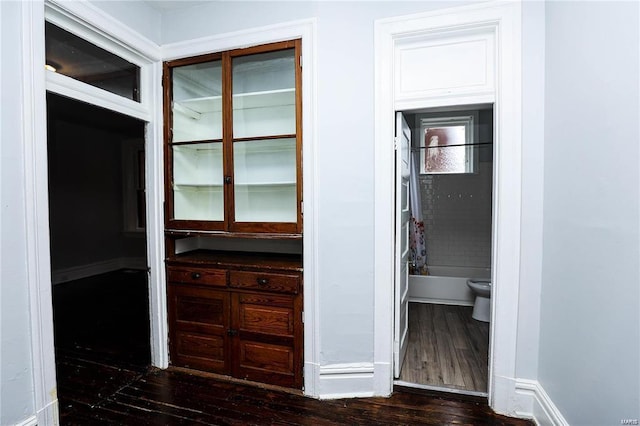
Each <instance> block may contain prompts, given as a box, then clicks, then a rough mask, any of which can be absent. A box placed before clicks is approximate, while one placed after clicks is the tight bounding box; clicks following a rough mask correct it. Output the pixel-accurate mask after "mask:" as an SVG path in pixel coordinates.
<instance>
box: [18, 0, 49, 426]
mask: <svg viewBox="0 0 640 426" xmlns="http://www.w3.org/2000/svg"><path fill="white" fill-rule="evenodd" d="M21 7H22V10H21V12H22V38H21V43H22V76H23V78H22V105H21V107H22V115H23V119H22V120H21V123H22V143H23V147H24V148H23V149H24V176H25V212H26V216H25V227H26V248H27V282H28V286H29V305H30V319H31V324H30V327H31V359H32V366H33V372H32V374H33V386H34V408H35V414H36V418H37V424H39V425H53V424H57V422H58V396H57V387H56V367H55V358H54V344H53V308H52V304H51V300H52V299H51V271H50V268H51V267H50V252H49V232H48V231H49V208H48V205H49V204H48V203H49V201H48V198H49V197H48V179H47V145H46V141H47V130H46V109H45V95H46V90H45V76H44V72H45V70H44V65H43V64H44V58H45V47H44V25H43V23H44V3H43V2H42V1H32V2H23V3H22V5H21Z"/></svg>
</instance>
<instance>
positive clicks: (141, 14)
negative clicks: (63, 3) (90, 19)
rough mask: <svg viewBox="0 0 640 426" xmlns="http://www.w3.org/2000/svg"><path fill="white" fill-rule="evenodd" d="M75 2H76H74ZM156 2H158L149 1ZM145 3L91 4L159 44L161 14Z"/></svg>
mask: <svg viewBox="0 0 640 426" xmlns="http://www.w3.org/2000/svg"><path fill="white" fill-rule="evenodd" d="M76 1H77V0H76ZM151 2H158V3H160V2H159V1H158V0H151ZM151 2H147V1H139V0H137V1H131V0H129V1H126V0H125V1H121V0H97V1H92V2H91V3H92V4H94V5H95V6H98V7H99V8H100V9H102V10H103V11H104V12H106V13H107V14H109V15H111V16H113V17H114V18H116V19H118V20H119V21H121V22H122V23H123V24H125V25H126V26H128V27H130V28H131V29H132V30H133V31H135V32H137V33H139V34H140V35H143V36H144V37H146V38H148V39H149V40H151V41H153V42H154V43H157V44H160V41H161V40H160V37H161V36H160V28H161V27H160V20H161V12H160V10H158V8H154V7H151V6H150V4H149V3H151Z"/></svg>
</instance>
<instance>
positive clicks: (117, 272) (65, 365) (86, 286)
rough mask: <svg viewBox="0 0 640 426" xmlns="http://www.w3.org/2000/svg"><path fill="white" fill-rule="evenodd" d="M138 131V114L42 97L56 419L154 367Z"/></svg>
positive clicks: (140, 123)
mask: <svg viewBox="0 0 640 426" xmlns="http://www.w3.org/2000/svg"><path fill="white" fill-rule="evenodd" d="M144 130H145V123H144V122H143V121H141V120H138V119H134V118H131V117H128V116H125V115H122V114H118V113H116V112H113V111H109V110H106V109H103V108H99V107H96V106H92V105H90V104H87V103H83V102H80V101H78V100H74V99H70V98H66V97H63V96H60V95H56V94H53V93H47V154H48V155H47V158H48V171H49V177H48V178H49V179H48V182H49V223H50V231H49V232H50V246H51V271H52V284H53V288H52V298H53V316H54V342H55V359H56V371H57V378H58V380H57V384H58V386H57V387H58V397H59V400H60V416H61V418H64V417H65V415H67V414H69V413H70V412H72V411H74V410H75V411H77V410H82V409H83V407H86V406H91V405H95V404H98V403H99V402H100V401H101V400H103V399H104V398H106V397H108V396H109V395H110V394H112V393H113V392H115V391H117V390H118V389H119V388H120V387H121V386H123V384H125V383H127V382H128V381H130V380H132V379H133V378H135V377H137V376H139V374H140V373H141V372H142V371H144V370H146V369H147V368H148V367H149V365H150V364H151V346H150V319H149V285H148V266H147V265H148V262H147V258H146V253H147V248H146V245H147V241H146V230H145V228H146V223H145V222H146V221H145V217H146V212H145V180H144V176H145V173H144V164H145V161H144V140H145V139H144V138H145V134H144ZM90 383H101V385H100V386H97V387H96V386H95V385H93V386H86V385H88V384H90Z"/></svg>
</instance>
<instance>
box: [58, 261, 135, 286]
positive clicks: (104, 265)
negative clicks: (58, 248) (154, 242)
mask: <svg viewBox="0 0 640 426" xmlns="http://www.w3.org/2000/svg"><path fill="white" fill-rule="evenodd" d="M146 268H147V262H146V260H145V259H144V258H143V257H118V258H115V259H109V260H104V261H101V262H93V263H88V264H85V265H79V266H72V267H70V268H63V269H57V270H54V271H52V273H51V282H52V284H54V285H55V284H61V283H65V282H68V281H73V280H79V279H82V278H87V277H93V276H95V275H100V274H105V273H107V272H113V271H118V270H120V269H146Z"/></svg>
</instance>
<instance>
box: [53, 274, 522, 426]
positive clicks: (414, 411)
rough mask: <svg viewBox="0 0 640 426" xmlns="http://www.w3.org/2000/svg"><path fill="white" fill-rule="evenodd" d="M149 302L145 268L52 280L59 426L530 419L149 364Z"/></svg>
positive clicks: (449, 398) (444, 397)
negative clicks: (320, 392) (319, 395)
mask: <svg viewBox="0 0 640 426" xmlns="http://www.w3.org/2000/svg"><path fill="white" fill-rule="evenodd" d="M100 280H102V283H101V284H100V283H99V281H100ZM105 285H108V286H109V287H108V288H104V287H103V286H105ZM147 299H148V296H147V295H146V274H139V275H137V276H136V274H130V273H114V274H106V276H102V277H101V278H98V277H95V278H94V279H89V282H87V281H85V282H84V283H68V284H62V285H58V286H55V288H54V315H55V331H56V346H57V347H56V357H57V373H58V376H57V380H58V396H59V400H60V421H61V424H62V425H448V424H465V425H529V424H533V423H532V422H528V421H525V420H518V419H512V418H508V417H503V416H499V415H496V414H495V413H493V412H492V411H491V409H490V408H489V407H488V406H487V403H486V399H483V398H470V397H464V396H455V395H449V394H438V393H428V392H424V391H416V390H412V389H398V390H397V391H396V392H394V393H393V395H392V396H391V397H389V398H354V399H338V400H329V401H319V400H315V399H312V398H307V397H304V396H302V395H300V393H299V392H296V391H287V390H282V389H277V388H273V387H266V386H264V387H263V386H255V385H250V384H246V383H243V382H238V381H227V380H222V379H220V378H217V377H214V376H212V375H206V374H191V373H189V372H187V371H184V370H181V369H172V368H170V369H168V370H159V369H155V368H151V367H149V333H148V311H147V304H148V300H147ZM137 321H141V322H142V323H141V324H137V323H135V322H137Z"/></svg>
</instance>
